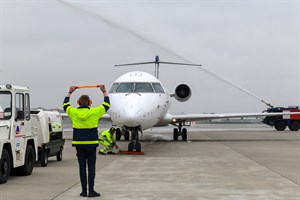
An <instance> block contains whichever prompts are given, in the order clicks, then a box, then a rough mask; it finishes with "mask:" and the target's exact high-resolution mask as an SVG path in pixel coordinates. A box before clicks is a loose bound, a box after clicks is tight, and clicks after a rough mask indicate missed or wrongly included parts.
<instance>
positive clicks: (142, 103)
mask: <svg viewBox="0 0 300 200" xmlns="http://www.w3.org/2000/svg"><path fill="white" fill-rule="evenodd" d="M151 63H155V76H156V77H155V76H153V75H151V74H149V73H146V72H143V71H131V72H128V73H126V74H124V75H122V76H120V77H119V78H118V79H116V80H115V82H114V83H113V85H112V87H111V89H110V90H109V98H110V104H111V107H110V109H109V110H108V114H109V116H110V119H111V121H112V122H113V125H116V126H117V127H120V128H117V131H116V140H120V138H121V135H123V136H124V138H125V140H129V137H130V135H131V138H130V143H129V144H128V151H129V152H132V151H137V152H140V151H141V144H140V142H139V132H142V131H143V130H146V129H149V128H151V127H154V126H160V125H168V124H172V125H174V126H176V128H174V129H173V140H175V141H177V140H178V138H179V137H181V138H182V140H184V141H185V140H187V129H186V128H183V126H185V125H186V123H187V122H192V121H199V120H205V119H217V118H237V117H259V116H277V115H289V114H290V113H280V114H278V113H225V114H180V115H172V114H170V113H169V110H170V107H171V98H172V97H174V98H175V99H176V100H177V101H179V102H185V101H188V100H189V98H190V97H191V94H192V91H191V88H190V87H189V85H187V84H185V83H180V84H179V85H177V86H176V88H175V91H174V93H169V92H168V90H167V89H166V88H165V87H164V86H163V84H162V83H161V82H160V80H159V79H158V75H159V63H165V64H178V65H192V66H201V65H196V64H185V63H171V62H160V61H159V57H158V56H156V58H155V62H143V63H131V64H122V65H115V66H127V65H140V64H151ZM298 114H299V113H298Z"/></svg>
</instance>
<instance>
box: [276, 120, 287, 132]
mask: <svg viewBox="0 0 300 200" xmlns="http://www.w3.org/2000/svg"><path fill="white" fill-rule="evenodd" d="M285 128H286V124H285V122H284V121H277V122H276V123H275V129H276V130H277V131H284V130H285Z"/></svg>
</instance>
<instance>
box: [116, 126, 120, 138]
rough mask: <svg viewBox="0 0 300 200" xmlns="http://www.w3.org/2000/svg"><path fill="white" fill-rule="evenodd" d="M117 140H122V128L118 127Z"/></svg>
mask: <svg viewBox="0 0 300 200" xmlns="http://www.w3.org/2000/svg"><path fill="white" fill-rule="evenodd" d="M116 140H117V141H119V140H121V130H120V129H119V128H117V129H116Z"/></svg>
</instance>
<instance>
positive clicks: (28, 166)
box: [18, 144, 35, 176]
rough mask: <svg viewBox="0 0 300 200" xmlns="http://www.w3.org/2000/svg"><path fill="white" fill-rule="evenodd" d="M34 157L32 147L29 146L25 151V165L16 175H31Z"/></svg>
mask: <svg viewBox="0 0 300 200" xmlns="http://www.w3.org/2000/svg"><path fill="white" fill-rule="evenodd" d="M34 157H35V156H34V150H33V147H32V146H31V145H30V144H29V145H28V146H27V149H26V154H25V163H24V165H23V166H22V167H20V168H18V174H20V175H22V176H28V175H30V174H31V173H32V170H33V165H34V160H35V159H34Z"/></svg>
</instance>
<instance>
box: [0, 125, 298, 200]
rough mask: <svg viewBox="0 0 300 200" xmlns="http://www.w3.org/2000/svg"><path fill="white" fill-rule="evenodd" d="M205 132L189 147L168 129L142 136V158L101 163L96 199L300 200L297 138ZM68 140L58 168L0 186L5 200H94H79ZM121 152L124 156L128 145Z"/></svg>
mask: <svg viewBox="0 0 300 200" xmlns="http://www.w3.org/2000/svg"><path fill="white" fill-rule="evenodd" d="M201 126H202V128H197V127H196V128H193V127H192V128H190V131H189V133H188V141H187V142H182V141H178V142H174V141H171V138H172V133H171V132H172V128H171V127H169V128H161V129H153V130H150V131H148V132H146V133H144V134H143V135H142V136H141V139H142V150H143V151H144V152H145V155H107V156H102V155H98V159H97V174H96V184H95V189H96V191H98V192H100V193H101V197H99V198H93V199H103V200H106V199H107V200H108V199H118V200H129V199H130V200H132V199H139V200H143V199H145V200H148V199H151V200H152V199H153V200H157V199H168V200H171V199H172V200H173V199H174V200H175V199H176V200H177V199H178V200H181V199H191V200H193V199H201V200H202V199H203V200H206V199H208V200H243V199H245V200H269V199H270V200H277V199H278V200H279V199H282V200H300V132H291V131H284V132H280V133H279V132H276V131H273V130H272V129H269V128H264V127H262V126H258V128H257V125H214V126H213V127H211V125H201ZM203 126H204V128H203ZM210 128H212V129H210ZM66 138H67V141H66V145H65V149H64V155H63V160H62V161H61V162H57V161H56V159H55V158H50V161H49V164H48V166H47V167H40V166H39V165H37V166H36V167H35V168H34V171H33V173H32V175H31V176H26V177H20V176H11V177H10V178H9V180H8V182H7V183H6V184H2V185H0V200H16V199H22V200H27V199H28V200H29V199H30V200H69V199H72V200H74V199H75V200H76V199H78V200H79V199H80V200H83V199H89V198H83V197H80V196H79V194H80V192H81V187H80V182H79V175H78V164H77V159H76V156H75V150H74V148H72V147H71V140H70V138H71V135H70V133H66ZM118 144H119V145H120V146H121V149H126V147H127V144H128V143H127V142H124V141H120V142H118Z"/></svg>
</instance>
